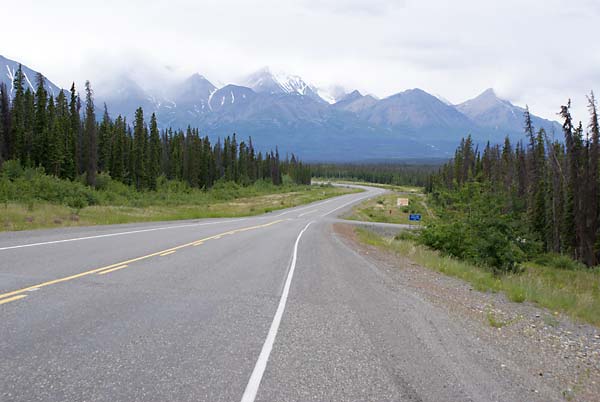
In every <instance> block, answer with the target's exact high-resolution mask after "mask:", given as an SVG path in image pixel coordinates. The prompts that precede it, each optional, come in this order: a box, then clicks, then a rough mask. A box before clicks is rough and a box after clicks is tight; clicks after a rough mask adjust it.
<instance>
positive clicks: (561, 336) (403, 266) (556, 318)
mask: <svg viewBox="0 0 600 402" xmlns="http://www.w3.org/2000/svg"><path fill="white" fill-rule="evenodd" d="M333 230H334V232H335V233H336V235H337V236H338V237H339V238H340V239H342V241H343V242H344V243H345V244H346V245H348V246H349V247H351V248H352V249H354V250H356V252H358V253H359V254H360V255H361V256H363V257H364V258H366V259H367V260H369V261H370V262H371V263H372V264H373V265H374V266H376V267H377V268H378V269H380V270H381V271H382V273H384V274H385V275H386V276H388V277H390V278H393V280H394V282H396V283H397V284H398V285H399V288H400V289H402V290H403V291H404V290H405V291H408V292H411V293H414V294H417V295H419V296H420V297H423V298H425V299H426V300H428V301H429V302H431V303H432V304H435V305H437V306H439V307H441V308H443V309H444V310H445V311H446V312H447V314H448V315H449V317H451V318H452V319H453V320H456V321H458V322H460V323H461V325H463V326H464V327H465V328H467V329H468V331H469V332H471V333H473V334H476V336H477V337H478V338H480V339H482V340H483V341H484V342H485V343H486V344H487V345H489V347H490V348H492V349H494V350H495V351H496V352H497V353H498V354H499V355H500V356H502V355H503V356H505V358H506V367H507V368H509V367H510V365H518V366H519V367H521V368H522V369H523V371H524V372H526V373H527V375H531V376H532V377H536V380H538V381H542V382H543V383H544V384H545V385H546V386H547V387H548V388H550V389H553V390H555V392H556V394H557V396H558V397H560V398H561V399H564V400H572V401H597V400H600V331H599V330H598V329H597V328H596V327H593V326H591V325H587V324H579V323H574V322H573V321H571V320H570V319H568V318H567V317H564V316H561V315H557V314H555V313H553V312H550V311H548V310H545V309H541V308H538V307H536V306H534V305H532V304H530V303H514V302H510V301H509V300H507V299H506V297H505V296H504V295H502V294H494V293H483V292H478V291H476V290H474V289H473V288H472V287H471V286H470V285H469V284H467V283H465V282H463V281H461V280H459V279H456V278H451V277H448V276H445V275H443V274H440V273H438V272H435V271H431V270H429V269H427V268H423V267H421V266H419V265H417V264H415V263H413V262H412V261H410V260H408V259H406V258H404V257H401V256H398V255H395V254H393V253H390V252H388V251H384V250H381V249H379V248H377V247H374V246H370V245H365V244H363V243H361V242H360V241H359V240H358V238H357V236H356V234H355V231H354V229H353V228H352V227H351V226H350V225H347V224H341V223H335V224H334V225H333ZM534 392H535V390H534Z"/></svg>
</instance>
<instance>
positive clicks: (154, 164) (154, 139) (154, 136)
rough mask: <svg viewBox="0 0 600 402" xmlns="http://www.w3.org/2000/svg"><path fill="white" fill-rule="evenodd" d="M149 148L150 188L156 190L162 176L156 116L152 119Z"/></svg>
mask: <svg viewBox="0 0 600 402" xmlns="http://www.w3.org/2000/svg"><path fill="white" fill-rule="evenodd" d="M149 141H150V142H149V147H148V187H149V188H150V190H156V180H157V178H158V176H159V174H160V157H161V144H160V134H159V132H158V124H157V122H156V114H154V113H152V116H151V117H150V139H149Z"/></svg>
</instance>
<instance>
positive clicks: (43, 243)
mask: <svg viewBox="0 0 600 402" xmlns="http://www.w3.org/2000/svg"><path fill="white" fill-rule="evenodd" d="M245 219H246V218H241V219H234V220H228V221H218V222H206V223H190V224H185V225H175V226H162V227H157V228H156V227H155V228H150V229H141V230H132V231H129V232H118V233H107V234H103V235H97V236H86V237H76V238H73V239H63V240H53V241H45V242H40V243H29V244H21V245H18V246H8V247H0V251H4V250H12V249H16V248H25V247H34V246H44V245H47V244H58V243H68V242H72V241H80V240H90V239H99V238H102V237H113V236H124V235H128V234H135V233H144V232H154V231H156V230H166V229H177V228H184V227H191V226H206V225H216V224H219V223H229V222H239V221H242V220H245Z"/></svg>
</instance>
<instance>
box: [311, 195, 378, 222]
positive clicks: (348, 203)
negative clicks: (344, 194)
mask: <svg viewBox="0 0 600 402" xmlns="http://www.w3.org/2000/svg"><path fill="white" fill-rule="evenodd" d="M376 195H378V194H369V195H366V196H364V197H360V198H357V199H355V200H352V201H350V202H347V203H345V204H342V205H340V206H339V207H337V208H334V209H332V210H331V211H329V212H326V213H324V214H323V215H321V217H325V216H327V215H329V214H331V213H332V212H335V211H337V210H338V209H341V208H344V207H345V206H348V205H350V204H353V203H356V202H359V201H362V200H364V199H366V198H371V197H375V196H376Z"/></svg>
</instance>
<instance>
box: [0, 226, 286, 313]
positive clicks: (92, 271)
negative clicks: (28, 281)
mask: <svg viewBox="0 0 600 402" xmlns="http://www.w3.org/2000/svg"><path fill="white" fill-rule="evenodd" d="M284 220H285V219H279V220H276V221H273V222H269V223H265V224H262V225H256V226H248V227H245V228H241V229H236V230H232V231H230V232H226V233H231V234H233V233H239V232H245V231H247V230H253V229H260V228H265V227H268V226H271V225H275V224H277V223H279V222H283V221H284ZM222 235H223V233H221V234H218V235H214V236H210V237H206V238H204V239H199V240H194V241H193V242H189V243H186V244H182V245H180V246H176V247H172V248H169V249H166V250H161V251H157V252H155V253H151V254H148V255H143V256H141V257H136V258H132V259H130V260H126V261H121V262H118V263H116V264H111V265H107V266H105V267H101V268H95V269H91V270H89V271H85V272H81V273H79V274H75V275H70V276H66V277H64V278H59V279H53V280H51V281H48V282H43V283H39V284H37V285H32V286H28V287H26V288H22V289H18V290H13V291H12V292H7V293H2V294H0V299H6V298H8V297H11V296H15V295H18V294H21V293H23V292H27V291H29V290H33V289H36V290H37V288H43V287H46V286H50V285H56V284H57V283H62V282H67V281H71V280H73V279H77V278H81V277H83V276H87V275H91V274H95V273H97V272H100V271H105V270H109V269H112V268H118V267H121V266H122V265H128V264H131V263H133V262H137V261H141V260H145V259H148V258H151V257H155V256H158V255H161V254H165V253H168V252H170V251H177V250H180V249H182V248H185V247H190V246H194V245H197V243H199V242H204V241H206V240H211V239H217V238H220V237H221V236H222ZM23 297H24V296H23ZM20 298H22V297H19V298H17V299H14V298H10V299H6V300H9V301H12V300H18V299H20ZM6 300H4V301H2V300H0V304H2V303H8V301H6Z"/></svg>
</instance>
